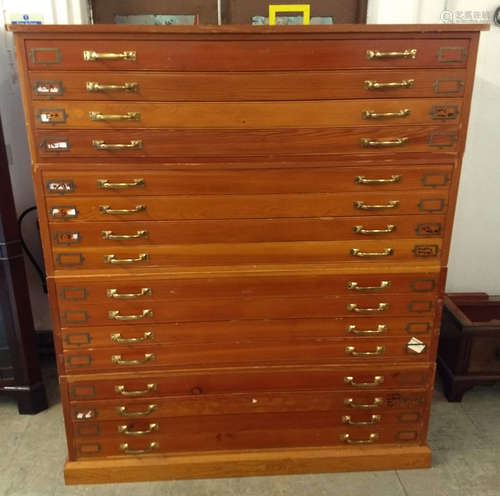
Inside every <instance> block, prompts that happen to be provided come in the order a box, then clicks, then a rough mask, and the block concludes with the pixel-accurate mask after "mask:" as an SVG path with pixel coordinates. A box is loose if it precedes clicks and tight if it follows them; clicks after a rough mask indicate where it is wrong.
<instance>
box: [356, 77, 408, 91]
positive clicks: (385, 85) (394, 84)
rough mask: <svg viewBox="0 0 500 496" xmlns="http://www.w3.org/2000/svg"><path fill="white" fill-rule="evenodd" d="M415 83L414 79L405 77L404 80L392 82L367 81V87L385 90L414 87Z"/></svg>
mask: <svg viewBox="0 0 500 496" xmlns="http://www.w3.org/2000/svg"><path fill="white" fill-rule="evenodd" d="M414 85H415V80H414V79H403V80H402V81H399V82H398V81H394V82H390V83H379V82H378V81H371V80H369V79H368V80H366V81H365V88H366V89H367V90H383V89H391V88H413V86H414Z"/></svg>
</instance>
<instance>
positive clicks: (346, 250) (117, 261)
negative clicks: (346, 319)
mask: <svg viewBox="0 0 500 496" xmlns="http://www.w3.org/2000/svg"><path fill="white" fill-rule="evenodd" d="M353 250H358V251H359V256H358V255H356V253H358V252H355V251H353ZM441 255H442V251H441V240H439V239H434V240H432V243H429V242H428V241H424V242H422V240H421V239H398V240H390V241H384V240H364V239H363V240H352V241H351V240H349V241H331V242H329V241H300V242H283V243H211V244H194V245H189V244H177V245H167V244H165V245H157V246H150V245H137V246H135V247H133V248H128V247H121V246H120V247H113V248H112V249H111V248H85V249H83V250H80V249H79V248H76V249H74V248H73V249H68V248H56V249H54V250H53V258H54V262H53V263H54V266H55V267H56V269H58V270H81V269H85V270H87V269H107V270H109V271H110V273H113V272H116V271H121V272H123V271H127V270H128V269H129V268H132V269H134V268H137V267H140V268H142V267H176V266H196V265H237V264H251V263H265V264H270V263H271V264H272V263H276V264H280V263H282V264H283V263H314V262H323V263H360V264H362V263H365V264H375V263H376V264H379V265H382V266H383V265H384V264H386V263H387V261H386V260H387V259H389V260H391V261H394V262H396V263H400V262H409V263H411V262H415V261H417V262H419V263H422V264H425V263H429V264H433V263H435V262H436V260H438V259H439V257H440V256H441ZM115 269H116V270H115Z"/></svg>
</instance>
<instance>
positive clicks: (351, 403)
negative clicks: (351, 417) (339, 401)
mask: <svg viewBox="0 0 500 496" xmlns="http://www.w3.org/2000/svg"><path fill="white" fill-rule="evenodd" d="M383 404H384V400H383V398H373V403H367V404H363V403H354V398H346V399H345V400H344V405H346V406H348V407H351V408H357V409H361V410H368V409H369V408H379V407H381V406H382V405H383Z"/></svg>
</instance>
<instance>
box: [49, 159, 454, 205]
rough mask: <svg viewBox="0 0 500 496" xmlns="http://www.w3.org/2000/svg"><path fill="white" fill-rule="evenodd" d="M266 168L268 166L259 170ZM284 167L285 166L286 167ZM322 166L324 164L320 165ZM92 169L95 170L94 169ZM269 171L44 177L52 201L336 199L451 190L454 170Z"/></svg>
mask: <svg viewBox="0 0 500 496" xmlns="http://www.w3.org/2000/svg"><path fill="white" fill-rule="evenodd" d="M259 165H262V164H259ZM280 165H281V164H280ZM318 165H319V164H318ZM88 166H89V168H95V166H94V165H92V164H89V165H88ZM267 166H268V167H269V168H267V169H264V168H259V169H252V164H248V168H247V169H240V170H234V169H233V170H230V169H229V170H228V169H224V165H222V167H220V166H219V167H220V168H217V166H211V165H207V166H206V169H205V170H170V171H143V170H142V169H143V165H141V164H137V170H134V171H126V172H125V171H119V172H117V170H116V168H113V167H109V166H106V165H103V166H102V167H100V168H99V170H91V171H88V172H87V171H85V172H82V171H74V170H73V168H72V167H71V165H68V167H67V169H65V170H43V171H41V175H42V181H43V185H44V191H45V194H46V195H47V196H54V197H60V196H64V197H68V198H69V197H72V196H75V195H77V196H91V195H92V196H95V195H99V196H106V197H114V196H116V197H122V196H123V197H125V198H128V197H130V196H132V195H134V196H135V195H138V196H147V195H185V194H190V195H203V194H210V195H213V194H231V195H235V194H255V193H257V194H261V193H266V194H273V193H331V192H346V191H356V192H365V191H413V190H415V189H428V190H429V191H433V190H435V189H442V188H446V189H447V188H448V187H449V184H450V181H451V177H452V167H451V166H448V165H435V166H432V165H430V166H414V167H409V166H406V165H404V164H403V165H401V166H399V167H394V166H393V167H387V166H386V167H384V166H380V165H379V164H377V163H374V164H369V165H365V166H361V167H359V166H358V167H338V166H337V165H336V164H335V162H333V161H332V162H331V163H327V166H326V167H309V164H308V168H289V169H288V168H276V165H275V164H273V163H272V162H271V163H268V164H267Z"/></svg>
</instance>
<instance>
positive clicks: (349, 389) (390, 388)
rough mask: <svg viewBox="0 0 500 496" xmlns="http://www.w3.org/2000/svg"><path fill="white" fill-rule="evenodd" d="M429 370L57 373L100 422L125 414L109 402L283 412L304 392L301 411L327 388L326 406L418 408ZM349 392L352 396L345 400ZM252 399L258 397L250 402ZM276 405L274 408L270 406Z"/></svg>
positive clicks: (160, 409)
mask: <svg viewBox="0 0 500 496" xmlns="http://www.w3.org/2000/svg"><path fill="white" fill-rule="evenodd" d="M433 370H434V364H407V365H405V366H388V365H386V364H380V365H379V366H374V364H370V365H363V364H359V365H350V366H347V367H346V365H341V366H335V365H333V366H330V365H328V366H319V365H318V366H309V367H307V366H289V367H283V366H281V367H278V366H273V367H252V368H244V367H239V368H225V369H223V368H218V369H205V370H199V371H196V370H193V369H191V370H185V369H184V370H181V371H175V370H174V371H165V370H159V371H154V370H152V371H149V372H140V371H137V372H135V373H128V374H127V373H123V372H122V373H115V374H95V375H91V374H86V375H79V376H77V375H74V376H62V377H61V382H62V385H63V387H67V388H68V395H69V398H70V400H71V402H72V403H71V404H72V405H73V406H75V407H77V406H78V408H80V407H85V408H87V407H86V406H85V405H87V406H89V407H90V406H91V407H92V408H94V407H96V408H98V411H97V414H98V418H99V419H103V420H110V419H118V420H119V419H120V418H124V416H123V415H122V412H119V411H117V409H116V407H118V406H121V405H124V404H126V405H130V406H131V407H133V408H135V410H138V411H140V410H141V406H144V405H148V404H154V405H156V406H155V407H154V408H153V409H152V412H151V413H148V414H147V415H145V416H146V417H147V416H149V417H154V416H159V417H165V416H167V417H168V416H179V415H181V416H182V415H199V414H205V415H212V414H216V413H220V414H223V413H244V412H245V411H248V410H245V409H247V408H248V405H249V404H252V405H253V408H256V409H257V411H258V412H265V411H268V412H269V411H283V409H284V408H285V409H286V405H287V403H288V402H287V398H288V399H290V395H292V396H293V397H299V396H300V395H304V396H303V398H304V399H303V401H302V400H301V401H302V405H303V407H302V408H306V409H307V410H310V409H311V408H312V407H313V406H314V404H315V401H316V400H315V401H310V398H311V395H312V396H317V395H316V393H314V391H329V392H330V393H329V394H331V397H332V399H334V400H335V402H334V403H332V406H331V407H330V406H328V409H330V408H334V409H341V408H345V407H346V406H347V407H348V408H350V409H353V410H358V409H363V408H361V406H362V405H363V404H365V403H368V404H370V405H371V404H372V403H373V406H372V407H370V408H372V409H374V410H377V409H380V408H382V407H386V408H391V409H406V408H415V407H422V406H424V404H425V392H422V391H421V390H423V389H426V388H428V387H429V386H430V385H431V382H432V379H433ZM376 376H380V377H381V378H383V382H382V381H380V380H376ZM351 378H352V379H353V380H351ZM149 385H150V386H149ZM299 392H300V394H299ZM410 393H411V394H410ZM256 395H257V396H256ZM353 395H354V396H353ZM374 395H375V396H381V397H383V402H382V403H380V402H379V401H375V402H374V401H373V400H374ZM406 395H407V396H406ZM273 397H275V398H277V399H276V401H273ZM301 397H302V396H301ZM351 397H353V398H354V399H353V400H352V401H351V400H349V401H347V402H346V399H348V398H351ZM238 398H239V399H240V400H241V401H240V400H239V399H238ZM252 398H257V399H258V401H257V402H252V401H251V399H252ZM278 398H281V399H280V400H278ZM307 398H309V399H307ZM229 399H231V401H228V400H229ZM370 399H371V401H368V400H370ZM98 400H106V401H102V402H99V401H98ZM110 400H112V401H110ZM238 402H239V403H238ZM294 402H295V400H294ZM294 402H290V408H291V406H292V405H293V404H294ZM238 404H239V405H240V406H239V407H236V408H235V405H238ZM329 404H330V403H328V405H329ZM134 405H135V406H134ZM162 405H163V406H162ZM279 405H281V406H279ZM275 407H277V408H279V409H278V410H273V409H274V408H275ZM322 408H323V409H325V407H322ZM217 409H220V411H217ZM105 411H106V412H108V414H106V415H105V414H104V412H105ZM153 412H155V413H154V414H153ZM72 418H73V419H74V420H75V421H78V420H82V421H85V420H89V419H93V418H96V417H95V416H92V415H90V416H86V415H76V414H74V415H72Z"/></svg>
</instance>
